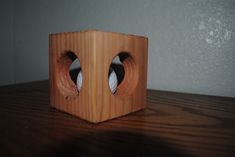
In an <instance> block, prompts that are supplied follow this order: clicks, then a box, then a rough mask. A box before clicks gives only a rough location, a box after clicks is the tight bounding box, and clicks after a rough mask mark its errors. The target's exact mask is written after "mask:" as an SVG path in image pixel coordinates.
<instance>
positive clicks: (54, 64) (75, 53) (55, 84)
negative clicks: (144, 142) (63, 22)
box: [49, 30, 148, 123]
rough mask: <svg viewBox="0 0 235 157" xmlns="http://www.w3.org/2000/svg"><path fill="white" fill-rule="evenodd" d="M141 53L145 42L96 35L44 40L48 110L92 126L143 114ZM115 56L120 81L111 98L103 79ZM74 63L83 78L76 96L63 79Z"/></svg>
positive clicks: (143, 64) (116, 35) (87, 33)
mask: <svg viewBox="0 0 235 157" xmlns="http://www.w3.org/2000/svg"><path fill="white" fill-rule="evenodd" d="M147 47H148V41H147V38H144V37H139V36H133V35H125V34H120V33H112V32H103V31H96V30H91V31H82V32H71V33H60V34H53V35H50V50H49V51H50V53H49V60H50V101H51V105H52V106H53V107H55V108H57V109H59V110H62V111H64V112H67V113H70V114H72V115H75V116H78V117H80V118H82V119H84V120H87V121H90V122H93V123H98V122H102V121H105V120H108V119H112V118H116V117H119V116H123V115H126V114H128V113H131V112H135V111H138V110H140V109H143V108H145V105H146V85H147V84H146V82H147ZM115 56H119V57H120V60H121V61H122V64H123V67H124V71H125V75H124V78H123V80H122V82H121V83H120V84H119V85H118V87H117V89H116V92H115V93H112V92H111V90H110V88H109V80H108V75H109V68H110V66H111V63H112V60H113V59H114V57H115ZM76 58H78V59H79V61H80V64H81V70H82V74H83V79H82V87H81V89H80V91H78V89H77V87H76V85H75V84H74V82H73V81H72V80H71V78H70V75H69V66H70V65H71V63H72V62H73V61H74V60H75V59H76Z"/></svg>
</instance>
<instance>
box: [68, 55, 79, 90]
mask: <svg viewBox="0 0 235 157" xmlns="http://www.w3.org/2000/svg"><path fill="white" fill-rule="evenodd" d="M69 75H70V78H71V80H72V81H73V83H74V84H75V85H76V87H77V89H78V91H80V90H81V88H82V69H81V64H80V61H79V59H78V58H76V59H75V60H74V61H73V62H72V64H71V65H70V67H69Z"/></svg>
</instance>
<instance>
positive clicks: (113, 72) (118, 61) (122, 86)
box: [108, 52, 138, 95]
mask: <svg viewBox="0 0 235 157" xmlns="http://www.w3.org/2000/svg"><path fill="white" fill-rule="evenodd" d="M137 74H138V73H137V70H136V65H135V62H134V59H133V58H132V57H131V56H130V54H129V53H128V52H121V53H119V54H118V55H117V56H115V57H114V59H113V60H112V63H111V64H110V67H109V74H108V82H109V88H110V91H111V92H112V93H113V94H115V95H130V94H131V93H132V91H133V90H134V89H135V87H136V84H137V80H138V76H137Z"/></svg>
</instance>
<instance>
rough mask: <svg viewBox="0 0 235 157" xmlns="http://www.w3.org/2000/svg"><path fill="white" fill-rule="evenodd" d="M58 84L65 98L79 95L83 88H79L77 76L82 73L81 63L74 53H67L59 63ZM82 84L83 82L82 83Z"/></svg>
mask: <svg viewBox="0 0 235 157" xmlns="http://www.w3.org/2000/svg"><path fill="white" fill-rule="evenodd" d="M57 72H58V74H59V75H58V77H57V83H58V87H59V89H60V92H61V93H62V94H63V95H64V96H72V95H74V96H75V95H78V94H79V91H80V89H81V86H80V87H79V88H78V87H77V76H78V75H79V72H81V66H80V61H79V60H78V58H77V56H76V55H75V53H74V52H72V51H65V53H64V54H63V55H62V56H61V58H60V59H59V61H58V71H57ZM81 83H82V82H81Z"/></svg>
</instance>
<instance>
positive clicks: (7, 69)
mask: <svg viewBox="0 0 235 157" xmlns="http://www.w3.org/2000/svg"><path fill="white" fill-rule="evenodd" d="M0 20H1V25H0V85H1V84H2V85H4V84H11V83H14V62H15V60H14V53H13V1H12V0H8V1H6V0H4V1H0Z"/></svg>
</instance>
